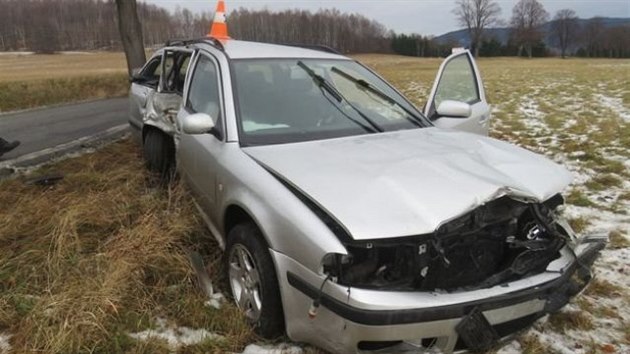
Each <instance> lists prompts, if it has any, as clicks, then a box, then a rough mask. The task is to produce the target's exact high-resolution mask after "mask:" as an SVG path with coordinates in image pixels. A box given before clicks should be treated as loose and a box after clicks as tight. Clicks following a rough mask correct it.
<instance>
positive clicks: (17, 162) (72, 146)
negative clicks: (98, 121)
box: [0, 123, 129, 169]
mask: <svg viewBox="0 0 630 354" xmlns="http://www.w3.org/2000/svg"><path fill="white" fill-rule="evenodd" d="M127 129H129V124H126V123H125V124H121V125H117V126H115V127H112V128H109V129H107V130H104V131H101V132H98V133H96V134H92V135H89V136H84V137H82V138H79V139H76V140H74V141H71V142H69V143H64V144H60V145H57V146H55V147H52V148H48V149H44V150H40V151H36V152H32V153H30V154H26V155H22V156H20V157H17V158H15V159H12V160H7V161H2V162H0V169H2V168H12V167H14V166H22V165H27V164H28V161H36V160H39V159H43V158H45V157H50V158H52V157H54V156H55V155H63V154H66V153H69V152H71V151H75V150H77V149H79V148H81V147H83V146H85V145H89V144H93V143H95V142H98V141H100V140H104V139H107V138H110V137H112V136H115V135H117V134H119V133H122V132H124V131H125V130H127Z"/></svg>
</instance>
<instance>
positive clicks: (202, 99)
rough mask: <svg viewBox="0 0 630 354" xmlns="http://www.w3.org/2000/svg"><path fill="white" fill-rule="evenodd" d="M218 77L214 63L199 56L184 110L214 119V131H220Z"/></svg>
mask: <svg viewBox="0 0 630 354" xmlns="http://www.w3.org/2000/svg"><path fill="white" fill-rule="evenodd" d="M218 78H219V76H218V69H217V66H216V65H215V63H214V62H213V61H212V60H211V59H210V58H208V57H206V56H204V55H201V56H199V60H198V61H197V65H196V66H195V69H194V71H193V74H192V78H191V81H190V87H189V89H188V99H187V100H186V109H187V110H188V111H189V112H190V113H206V114H208V115H209V116H210V117H212V118H213V119H214V123H215V127H216V128H215V129H220V122H221V120H220V119H219V118H220V116H221V108H220V106H221V104H220V102H221V100H220V96H219V79H218Z"/></svg>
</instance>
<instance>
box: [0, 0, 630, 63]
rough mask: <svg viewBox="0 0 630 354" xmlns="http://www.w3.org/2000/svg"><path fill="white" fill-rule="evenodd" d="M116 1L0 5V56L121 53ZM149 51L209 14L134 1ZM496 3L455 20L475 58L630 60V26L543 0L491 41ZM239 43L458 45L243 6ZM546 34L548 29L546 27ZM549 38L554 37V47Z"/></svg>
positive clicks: (395, 49) (353, 19)
mask: <svg viewBox="0 0 630 354" xmlns="http://www.w3.org/2000/svg"><path fill="white" fill-rule="evenodd" d="M116 11H117V10H116V2H115V1H114V0H47V1H41V0H0V51H20V50H22V51H34V52H38V53H54V52H58V51H71V50H121V49H122V42H121V37H120V34H119V27H118V17H117V13H116ZM137 14H138V18H139V19H140V24H141V31H142V35H143V41H144V45H145V47H155V46H160V45H163V44H164V43H165V42H166V41H168V40H170V39H175V38H199V37H203V36H204V35H205V34H206V33H207V32H208V30H209V28H210V24H211V20H212V17H213V14H212V12H210V11H208V12H200V13H193V12H191V11H190V10H188V9H186V8H181V7H178V8H176V9H175V10H174V11H172V12H171V11H168V10H166V9H164V8H162V7H159V6H157V5H151V4H146V3H144V2H138V3H137ZM500 14H501V8H500V7H499V4H498V2H497V1H495V0H457V1H456V2H455V8H454V9H453V15H454V16H455V17H456V18H457V20H458V23H459V24H460V25H461V26H462V27H463V28H464V29H465V30H466V31H467V32H468V37H469V38H470V44H469V45H468V46H466V47H467V48H469V49H470V50H471V51H472V52H473V53H474V54H476V55H478V56H529V57H542V56H551V55H558V54H559V55H562V56H563V57H564V56H567V55H575V56H581V57H610V58H628V57H630V26H628V25H621V26H605V24H604V23H603V21H602V19H601V18H598V17H595V18H592V19H590V20H587V21H581V22H582V23H584V25H580V22H579V21H578V17H577V16H576V14H575V12H574V11H573V10H571V9H563V10H560V11H558V12H557V13H556V14H555V16H554V17H553V18H551V20H550V15H549V14H548V13H547V12H546V11H545V10H544V7H543V6H542V4H541V3H540V2H539V1H538V0H520V1H519V2H518V3H517V4H516V5H515V6H514V8H513V9H512V17H511V18H510V21H509V24H508V26H507V27H508V28H509V37H508V40H507V43H505V42H501V40H500V39H499V38H494V37H492V36H488V34H487V30H488V29H489V28H497V27H504V26H505V25H506V23H505V22H503V21H502V20H501V19H500ZM227 21H228V24H229V30H230V35H231V37H233V38H236V39H242V40H251V41H259V42H269V43H284V44H295V43H301V44H317V45H326V46H329V47H332V48H335V49H336V50H338V51H340V52H342V53H348V54H349V53H393V54H400V55H406V56H417V57H443V56H446V55H448V54H449V53H450V52H451V49H452V48H453V47H459V46H460V43H459V42H457V41H450V42H449V41H437V40H436V37H433V36H425V35H421V34H416V33H412V34H404V33H396V32H395V31H393V30H390V29H388V28H387V27H385V26H384V25H383V24H381V23H379V22H378V21H376V20H373V19H369V18H367V17H365V16H363V15H360V14H356V13H344V12H341V11H339V10H338V9H334V8H333V9H320V10H318V11H316V12H312V11H309V10H300V9H290V10H282V11H269V10H266V9H265V10H249V9H246V8H238V9H235V10H232V11H230V12H229V13H228V18H227ZM547 23H549V24H550V25H548V26H546V27H547V28H548V31H545V30H544V27H545V26H544V25H545V24H547ZM545 37H547V38H551V39H552V42H553V44H554V48H549V47H548V46H547V45H546V43H545V40H544V39H545Z"/></svg>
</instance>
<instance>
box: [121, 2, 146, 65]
mask: <svg viewBox="0 0 630 354" xmlns="http://www.w3.org/2000/svg"><path fill="white" fill-rule="evenodd" d="M116 5H117V6H116V7H117V8H118V29H119V30H120V38H121V40H122V44H123V48H124V49H125V56H126V57H127V70H128V71H129V75H131V73H132V71H133V69H137V68H141V67H142V66H143V65H144V63H145V62H146V61H147V59H146V54H145V52H144V41H143V39H142V26H141V25H140V20H139V19H138V12H137V11H136V0H116Z"/></svg>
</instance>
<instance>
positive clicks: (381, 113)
mask: <svg viewBox="0 0 630 354" xmlns="http://www.w3.org/2000/svg"><path fill="white" fill-rule="evenodd" d="M233 78H234V81H235V85H236V90H235V92H236V93H237V95H236V96H237V108H238V113H239V114H238V116H239V119H238V125H239V132H240V141H241V144H242V145H266V144H281V143H289V142H300V141H308V140H319V139H329V138H336V137H343V136H351V135H362V134H374V133H378V132H386V131H395V130H403V129H417V128H419V127H424V126H429V125H430V123H429V122H428V121H427V120H426V119H425V118H424V117H422V114H421V113H420V112H418V111H417V110H416V108H414V107H413V106H412V105H411V104H409V103H408V102H407V101H406V100H405V99H404V98H403V97H402V96H400V95H399V94H398V93H396V91H395V90H393V89H392V88H391V87H390V86H389V85H388V84H387V83H385V82H384V81H383V80H381V79H379V78H378V77H377V76H376V75H374V74H373V73H371V72H370V71H369V70H367V69H366V68H364V67H363V66H361V65H360V64H358V63H356V62H354V61H350V60H322V59H255V60H253V59H242V60H235V61H234V62H233Z"/></svg>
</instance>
